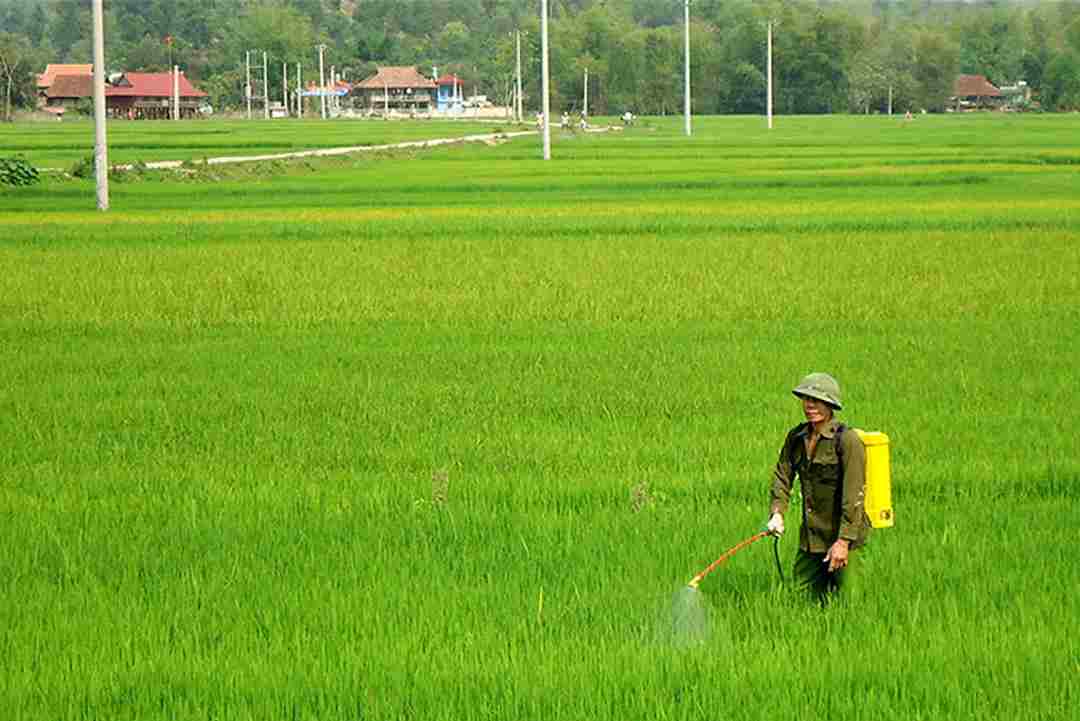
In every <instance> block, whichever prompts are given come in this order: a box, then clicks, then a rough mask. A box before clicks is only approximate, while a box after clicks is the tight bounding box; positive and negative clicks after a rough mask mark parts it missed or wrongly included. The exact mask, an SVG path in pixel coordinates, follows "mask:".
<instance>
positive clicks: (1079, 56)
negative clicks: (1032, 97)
mask: <svg viewBox="0 0 1080 721" xmlns="http://www.w3.org/2000/svg"><path fill="white" fill-rule="evenodd" d="M1041 100H1042V104H1043V107H1045V108H1047V109H1049V110H1077V109H1080V53H1077V52H1076V51H1074V50H1072V49H1069V50H1065V51H1064V52H1062V53H1059V54H1058V55H1057V56H1056V57H1054V59H1053V60H1051V61H1050V62H1049V64H1047V66H1046V72H1045V73H1044V74H1043V83H1042V92H1041Z"/></svg>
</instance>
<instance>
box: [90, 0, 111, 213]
mask: <svg viewBox="0 0 1080 721" xmlns="http://www.w3.org/2000/svg"><path fill="white" fill-rule="evenodd" d="M101 2H102V0H94V7H93V13H94V177H95V178H96V180H97V208H98V210H108V209H109V148H108V144H107V142H106V139H105V111H106V108H105V13H104V11H103V10H102V8H101Z"/></svg>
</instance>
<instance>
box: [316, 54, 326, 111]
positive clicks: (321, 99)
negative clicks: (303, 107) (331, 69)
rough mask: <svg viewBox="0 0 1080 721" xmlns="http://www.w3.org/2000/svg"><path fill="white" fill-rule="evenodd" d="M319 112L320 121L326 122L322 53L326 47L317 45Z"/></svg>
mask: <svg viewBox="0 0 1080 721" xmlns="http://www.w3.org/2000/svg"><path fill="white" fill-rule="evenodd" d="M318 48H319V112H320V113H321V114H322V119H323V120H326V71H325V70H324V69H323V53H324V52H325V51H326V46H325V45H323V44H322V43H319V45H318Z"/></svg>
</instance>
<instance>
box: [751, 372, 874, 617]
mask: <svg viewBox="0 0 1080 721" xmlns="http://www.w3.org/2000/svg"><path fill="white" fill-rule="evenodd" d="M792 393H793V394H794V395H795V397H796V398H798V399H799V401H800V402H801V403H802V412H803V416H804V417H805V418H806V422H805V423H800V424H799V425H797V426H795V427H794V428H793V429H791V431H789V432H788V434H787V438H785V439H784V446H783V448H781V449H780V459H779V460H778V461H777V462H776V468H775V470H774V471H773V481H772V491H771V494H770V508H769V525H768V530H769V532H770V533H772V534H773V535H776V536H781V535H783V533H784V513H785V512H786V511H787V508H788V502H789V501H790V499H791V489H792V485H793V483H794V480H795V478H796V477H798V479H799V483H800V485H801V489H802V498H803V509H802V526H801V527H800V528H799V551H798V554H797V555H796V557H795V569H794V577H795V583H796V585H797V586H798V587H799V588H800V589H802V590H804V591H807V592H809V593H810V594H811V595H812V596H814V597H816V598H817V600H818V601H819V602H821V604H822V605H825V604H826V603H828V601H829V599H830V597H831V596H833V595H835V594H837V593H839V592H840V590H841V589H842V588H843V587H844V586H845V585H849V584H850V583H851V580H852V577H853V575H854V573H855V572H854V570H853V568H852V565H853V563H852V562H853V561H854V560H855V558H856V556H857V554H856V553H855V551H857V549H859V548H861V547H862V546H863V545H864V544H865V543H866V541H867V538H868V537H869V534H870V520H869V518H867V516H866V512H865V510H864V508H863V492H864V489H863V486H864V484H865V459H866V450H865V448H864V447H863V443H862V440H861V439H860V438H859V436H858V434H857V433H855V432H854V431H852V430H848V429H846V428H845V426H844V425H843V424H841V423H840V422H839V421H837V420H836V418H835V417H834V414H835V412H836V411H839V410H841V408H842V407H843V406H842V404H841V402H840V384H839V383H837V382H836V379H835V378H833V377H832V376H831V375H829V374H827V373H811V374H810V375H808V376H806V377H805V378H803V380H802V382H800V383H799V385H798V386H796V387H795V388H794V389H793V390H792Z"/></svg>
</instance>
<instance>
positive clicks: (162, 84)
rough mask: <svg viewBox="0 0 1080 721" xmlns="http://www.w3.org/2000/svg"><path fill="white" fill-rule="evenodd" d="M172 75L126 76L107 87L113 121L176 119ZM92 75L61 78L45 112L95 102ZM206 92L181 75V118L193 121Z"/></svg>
mask: <svg viewBox="0 0 1080 721" xmlns="http://www.w3.org/2000/svg"><path fill="white" fill-rule="evenodd" d="M172 90H173V79H172V73H124V74H123V75H121V76H120V78H119V79H117V80H115V81H114V82H113V83H111V84H108V85H106V86H105V107H106V109H107V112H108V116H109V117H110V118H128V119H130V120H166V119H168V118H171V117H172ZM93 97H94V78H93V76H92V75H57V76H56V77H55V78H53V80H52V82H51V84H50V86H49V88H48V90H47V91H46V106H45V110H46V111H48V112H53V113H63V112H64V110H66V109H68V108H71V107H73V106H74V105H75V104H76V103H78V102H79V101H82V100H91V101H92V100H93ZM206 97H207V96H206V93H204V92H203V91H201V90H199V89H198V88H196V87H195V86H194V85H192V84H191V82H190V81H189V80H188V79H187V78H186V77H185V76H184V74H183V73H181V74H180V117H181V118H193V117H195V116H196V115H197V113H198V109H199V107H200V106H202V105H203V104H204V103H205V102H206V100H205V99H206Z"/></svg>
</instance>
